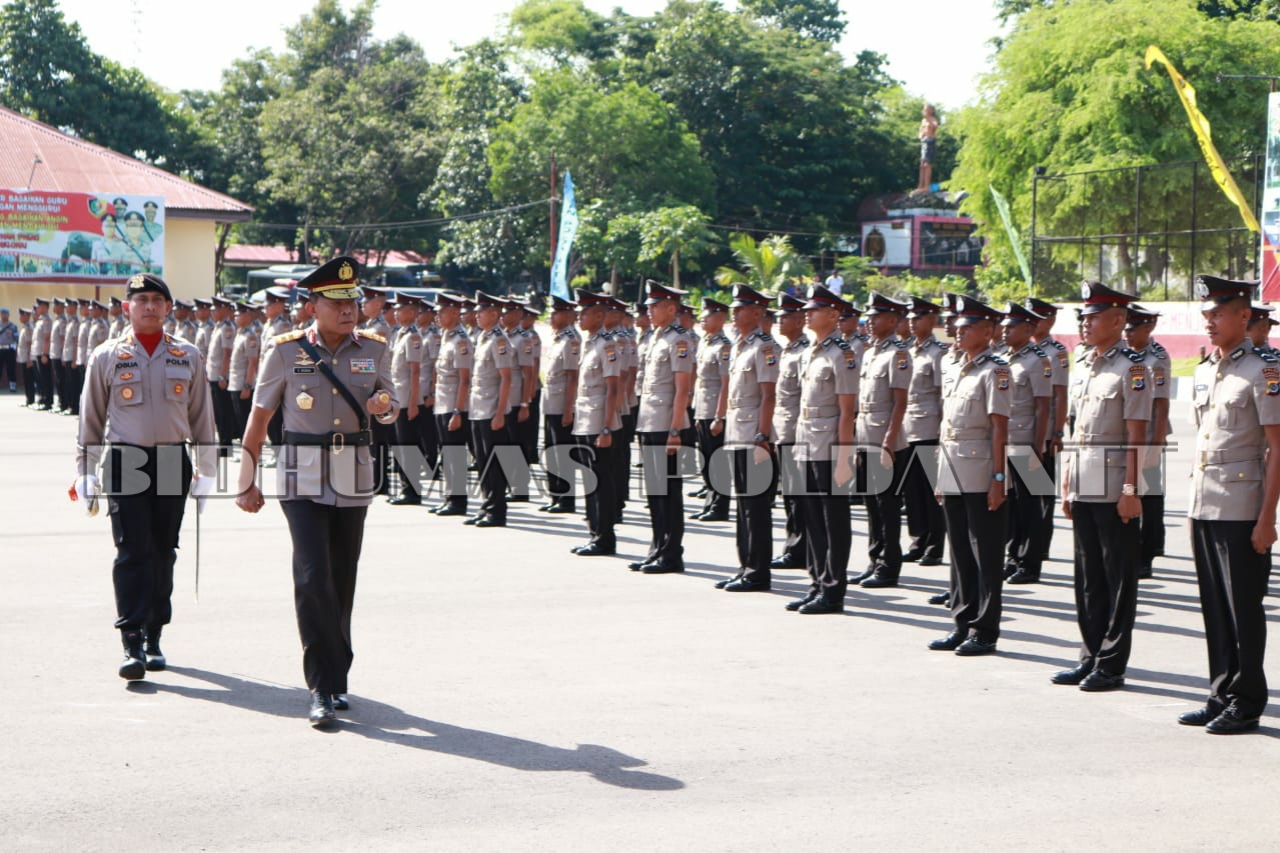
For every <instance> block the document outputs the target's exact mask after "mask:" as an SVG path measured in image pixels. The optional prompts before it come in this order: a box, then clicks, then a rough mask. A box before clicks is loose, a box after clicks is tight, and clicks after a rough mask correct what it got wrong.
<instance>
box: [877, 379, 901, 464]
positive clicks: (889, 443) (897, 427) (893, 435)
mask: <svg viewBox="0 0 1280 853" xmlns="http://www.w3.org/2000/svg"><path fill="white" fill-rule="evenodd" d="M906 414H907V389H906V388H894V389H893V414H891V415H890V416H889V428H888V429H887V430H885V434H884V443H883V444H882V445H881V446H882V447H883V448H884V449H885V450H887V451H889V452H890V453H892V452H893V446H894V445H895V444H897V443H898V435H899V434H901V432H902V419H903V418H904V417H905V416H906Z"/></svg>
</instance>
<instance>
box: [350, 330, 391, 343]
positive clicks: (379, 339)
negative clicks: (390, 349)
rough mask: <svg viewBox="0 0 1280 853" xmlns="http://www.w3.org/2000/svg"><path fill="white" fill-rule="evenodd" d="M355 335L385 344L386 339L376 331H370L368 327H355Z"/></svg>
mask: <svg viewBox="0 0 1280 853" xmlns="http://www.w3.org/2000/svg"><path fill="white" fill-rule="evenodd" d="M356 337H357V338H364V339H366V340H370V341H374V342H376V343H380V344H385V343H386V342H387V339H386V338H384V337H383V336H382V335H380V334H378V333H377V332H371V331H369V330H368V329H356Z"/></svg>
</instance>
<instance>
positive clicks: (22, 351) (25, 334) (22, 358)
mask: <svg viewBox="0 0 1280 853" xmlns="http://www.w3.org/2000/svg"><path fill="white" fill-rule="evenodd" d="M34 339H35V327H34V326H33V325H32V324H31V321H30V320H28V321H27V322H25V323H23V324H22V325H21V327H20V329H19V331H18V361H19V362H20V363H21V364H26V363H27V362H28V361H30V360H31V344H32V342H33V340H34Z"/></svg>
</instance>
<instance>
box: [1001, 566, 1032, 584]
mask: <svg viewBox="0 0 1280 853" xmlns="http://www.w3.org/2000/svg"><path fill="white" fill-rule="evenodd" d="M1004 580H1005V583H1015V584H1016V583H1040V573H1039V572H1036V573H1035V574H1032V573H1031V572H1029V571H1027V570H1026V569H1018V570H1017V571H1016V572H1014V573H1013V574H1011V575H1009V577H1007V578H1005V579H1004Z"/></svg>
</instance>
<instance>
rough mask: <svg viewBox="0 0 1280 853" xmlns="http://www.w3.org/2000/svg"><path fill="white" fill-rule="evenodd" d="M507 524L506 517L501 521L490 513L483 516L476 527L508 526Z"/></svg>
mask: <svg viewBox="0 0 1280 853" xmlns="http://www.w3.org/2000/svg"><path fill="white" fill-rule="evenodd" d="M506 526H507V520H506V519H505V518H504V519H502V520H501V521H499V520H498V519H496V518H494V517H493V516H490V515H486V516H482V517H481V518H480V519H479V520H478V521H476V527H506Z"/></svg>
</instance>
